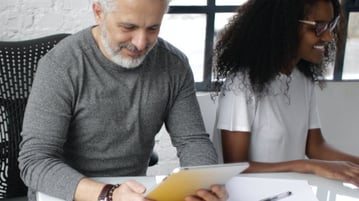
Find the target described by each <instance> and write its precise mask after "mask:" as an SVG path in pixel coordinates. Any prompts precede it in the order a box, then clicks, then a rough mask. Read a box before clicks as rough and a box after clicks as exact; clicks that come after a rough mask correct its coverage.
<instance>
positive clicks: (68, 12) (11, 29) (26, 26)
mask: <svg viewBox="0 0 359 201" xmlns="http://www.w3.org/2000/svg"><path fill="white" fill-rule="evenodd" d="M0 1H1V4H0V19H1V21H0V40H5V41H13V40H27V39H31V38H37V37H41V36H45V35H51V34H54V33H74V32H76V31H79V30H81V29H83V28H85V27H87V26H90V25H93V24H95V20H94V17H93V15H92V8H91V4H92V0H0Z"/></svg>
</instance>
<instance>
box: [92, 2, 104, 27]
mask: <svg viewBox="0 0 359 201" xmlns="http://www.w3.org/2000/svg"><path fill="white" fill-rule="evenodd" d="M92 11H93V14H94V16H95V20H96V22H97V24H101V22H102V21H103V19H104V18H105V12H104V9H103V7H102V5H101V4H100V3H99V2H94V3H93V4H92Z"/></svg>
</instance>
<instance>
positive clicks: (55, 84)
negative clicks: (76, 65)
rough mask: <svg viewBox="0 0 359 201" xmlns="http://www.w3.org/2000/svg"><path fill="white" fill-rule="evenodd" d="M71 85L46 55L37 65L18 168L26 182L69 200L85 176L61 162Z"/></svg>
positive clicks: (34, 187)
mask: <svg viewBox="0 0 359 201" xmlns="http://www.w3.org/2000/svg"><path fill="white" fill-rule="evenodd" d="M71 97H74V96H73V90H72V85H71V82H70V80H69V78H68V77H67V76H66V70H65V69H63V68H60V67H59V66H58V65H57V64H56V63H54V62H52V61H51V60H50V59H49V58H48V57H46V56H45V57H43V58H42V59H41V60H40V62H39V65H38V69H37V72H36V75H35V79H34V82H33V85H32V89H31V93H30V96H29V99H28V103H27V106H26V110H25V115H24V121H23V129H22V134H21V135H22V138H23V139H22V142H21V144H20V153H19V159H18V160H19V168H20V174H21V177H22V179H23V180H24V182H25V184H26V185H27V186H28V187H29V189H32V190H34V191H41V192H44V193H47V194H50V195H53V196H56V197H59V198H62V199H65V200H68V201H72V200H73V196H74V193H75V190H76V186H77V185H78V183H79V181H80V179H81V178H83V177H84V176H83V175H82V174H80V173H79V172H78V171H76V170H74V169H73V168H71V167H70V166H69V165H67V164H66V163H65V161H64V157H63V153H64V151H63V145H64V143H65V141H66V135H67V130H68V128H69V122H70V120H71V105H72V104H73V102H74V101H73V100H71Z"/></svg>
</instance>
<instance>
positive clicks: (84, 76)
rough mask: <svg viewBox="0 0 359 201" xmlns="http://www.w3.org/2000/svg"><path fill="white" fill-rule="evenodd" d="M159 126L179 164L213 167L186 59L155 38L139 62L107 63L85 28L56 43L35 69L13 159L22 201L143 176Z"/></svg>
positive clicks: (62, 195)
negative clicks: (96, 179) (25, 193)
mask: <svg viewBox="0 0 359 201" xmlns="http://www.w3.org/2000/svg"><path fill="white" fill-rule="evenodd" d="M163 123H165V125H166V128H167V130H168V132H169V133H170V136H171V140H172V144H173V145H174V146H175V147H176V148H177V155H178V157H179V159H180V164H181V166H191V165H204V164H214V163H217V155H216V153H215V150H214V148H213V146H212V144H211V142H210V140H209V138H208V134H207V133H206V132H205V128H204V124H203V120H202V117H201V114H200V111H199V106H198V103H197V99H196V95H195V89H194V83H193V75H192V71H191V69H190V66H189V63H188V60H187V58H186V56H185V55H184V54H183V53H181V52H180V51H179V50H178V49H176V48H175V47H173V46H172V45H170V44H169V43H167V42H165V41H164V40H162V39H159V40H158V43H157V44H156V46H155V47H154V48H153V49H152V50H151V52H150V53H149V54H148V56H147V58H146V59H145V61H144V63H143V64H142V65H141V66H140V67H138V68H135V69H125V68H122V67H120V66H118V65H116V64H114V63H112V62H111V61H109V60H107V59H106V58H105V57H104V56H103V54H102V53H101V52H100V50H99V48H98V46H97V45H96V43H95V40H94V38H93V36H92V34H91V28H87V29H85V30H83V31H81V32H79V33H76V34H74V35H72V36H69V37H67V38H65V39H64V40H62V41H61V42H60V43H59V44H58V45H57V46H56V47H55V48H53V49H52V50H51V51H50V52H49V53H48V54H47V55H46V56H44V57H43V58H42V59H41V60H40V62H39V65H38V69H37V72H36V76H35V80H34V82H33V86H32V90H31V94H30V96H29V100H28V103H27V108H26V111H25V117H24V124H23V131H22V137H23V140H22V142H21V151H20V156H19V164H20V165H19V166H20V171H21V177H22V179H23V180H24V182H25V184H26V185H28V186H29V200H31V201H32V200H35V198H34V192H35V191H41V192H44V193H47V194H49V195H52V196H56V197H59V198H62V199H65V200H68V201H71V200H73V196H74V192H75V190H76V186H77V185H78V182H79V181H80V179H81V178H83V177H86V176H88V177H93V176H134V175H145V174H146V170H147V165H148V161H149V157H150V154H151V152H152V149H153V146H154V138H155V135H156V134H157V133H158V131H159V130H160V128H161V126H162V124H163Z"/></svg>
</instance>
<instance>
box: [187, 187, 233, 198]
mask: <svg viewBox="0 0 359 201" xmlns="http://www.w3.org/2000/svg"><path fill="white" fill-rule="evenodd" d="M227 199H228V193H227V190H226V187H225V186H224V185H218V184H216V185H212V186H211V189H210V191H209V190H205V189H200V190H198V191H197V192H196V195H194V196H188V197H186V198H185V201H226V200H227Z"/></svg>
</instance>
